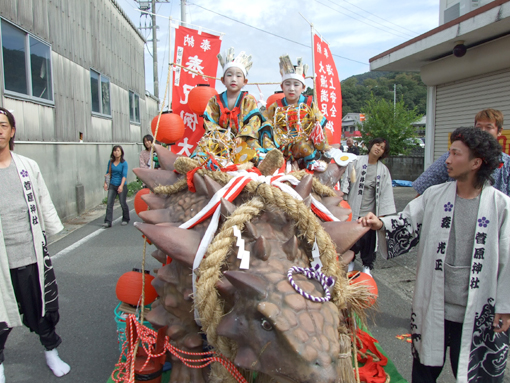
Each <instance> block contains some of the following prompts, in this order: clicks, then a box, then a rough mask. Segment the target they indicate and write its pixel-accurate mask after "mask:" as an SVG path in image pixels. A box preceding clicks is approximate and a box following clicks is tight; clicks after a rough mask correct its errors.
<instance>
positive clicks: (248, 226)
mask: <svg viewBox="0 0 510 383" xmlns="http://www.w3.org/2000/svg"><path fill="white" fill-rule="evenodd" d="M244 233H245V234H246V236H247V237H248V238H250V239H257V238H258V237H259V233H258V232H257V228H256V227H255V225H254V224H253V223H251V222H245V224H244Z"/></svg>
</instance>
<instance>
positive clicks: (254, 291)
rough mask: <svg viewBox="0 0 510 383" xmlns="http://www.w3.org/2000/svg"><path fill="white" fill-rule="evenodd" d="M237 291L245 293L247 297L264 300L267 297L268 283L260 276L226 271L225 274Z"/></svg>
mask: <svg viewBox="0 0 510 383" xmlns="http://www.w3.org/2000/svg"><path fill="white" fill-rule="evenodd" d="M223 275H225V277H226V278H227V279H228V280H229V282H230V283H232V284H233V285H234V287H235V288H236V289H237V290H240V291H243V293H244V294H246V295H247V296H252V297H254V298H257V299H264V298H265V297H266V296H267V291H266V286H267V282H266V281H265V280H264V279H262V278H261V277H259V276H258V275H255V274H252V273H247V272H244V271H225V272H224V273H223Z"/></svg>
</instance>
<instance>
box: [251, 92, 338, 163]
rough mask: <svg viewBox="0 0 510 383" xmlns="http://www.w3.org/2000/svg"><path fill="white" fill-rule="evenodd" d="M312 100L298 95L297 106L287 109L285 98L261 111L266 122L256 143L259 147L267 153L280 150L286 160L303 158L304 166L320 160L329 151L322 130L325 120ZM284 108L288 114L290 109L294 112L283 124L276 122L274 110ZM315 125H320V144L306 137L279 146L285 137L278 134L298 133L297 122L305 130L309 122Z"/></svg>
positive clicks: (289, 114) (309, 97)
mask: <svg viewBox="0 0 510 383" xmlns="http://www.w3.org/2000/svg"><path fill="white" fill-rule="evenodd" d="M312 100H313V98H312V97H311V96H304V95H301V96H300V97H299V100H298V102H297V104H298V106H289V104H288V102H287V99H286V98H285V97H284V98H282V99H281V100H278V101H276V102H274V103H273V104H272V105H270V106H269V107H268V108H267V109H266V111H265V112H264V117H265V119H266V122H265V124H264V125H263V126H262V127H261V128H260V132H259V137H260V138H259V140H260V144H261V145H262V147H263V148H264V149H266V150H267V149H274V148H277V149H280V150H282V151H283V153H284V155H285V156H286V157H288V158H290V159H295V160H298V159H303V160H304V162H305V163H307V162H310V161H313V160H315V159H318V158H320V154H321V152H324V151H327V150H329V149H330V147H329V145H328V139H327V137H326V135H325V134H324V128H325V126H326V123H327V122H328V121H327V120H326V118H325V117H324V116H323V115H322V113H321V112H320V111H319V109H317V106H316V105H315V103H313V101H312ZM284 108H286V109H287V111H291V110H292V111H293V113H292V114H291V113H288V115H287V116H286V118H285V120H284V121H277V120H275V114H277V109H284ZM308 111H311V112H308ZM298 114H299V118H298ZM316 122H319V124H320V127H321V128H322V132H321V133H322V136H323V137H322V140H321V142H318V143H316V144H314V142H313V141H312V139H311V138H307V139H306V140H302V141H299V142H294V143H293V144H291V145H287V147H285V148H283V147H282V143H283V142H284V137H283V134H282V133H280V132H285V134H286V133H287V132H288V133H289V134H296V133H297V132H298V131H299V130H300V127H299V126H298V125H299V123H301V125H302V127H305V126H308V125H309V124H310V123H313V124H315V123H316Z"/></svg>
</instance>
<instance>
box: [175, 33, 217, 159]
mask: <svg viewBox="0 0 510 383" xmlns="http://www.w3.org/2000/svg"><path fill="white" fill-rule="evenodd" d="M220 47H221V40H220V36H215V35H211V34H209V33H204V32H199V31H197V30H195V29H191V28H186V27H178V28H176V29H175V53H174V62H175V63H176V64H179V65H182V66H184V67H186V68H188V69H191V70H193V71H195V72H199V73H202V74H205V75H207V76H216V71H217V69H218V59H217V58H216V55H217V54H218V53H219V52H220ZM197 84H209V85H210V86H211V87H213V88H214V87H215V84H216V81H215V80H214V79H210V78H207V77H202V76H200V75H197V74H196V73H192V72H189V71H187V70H186V69H184V68H181V67H178V66H175V67H174V77H173V86H172V111H173V112H174V113H176V114H178V115H180V116H181V117H182V119H183V121H184V125H185V131H184V137H183V138H182V139H181V140H180V141H178V142H177V143H176V144H175V145H172V152H174V153H177V154H182V155H185V156H189V155H190V154H191V153H193V150H194V149H195V146H196V145H197V142H198V140H200V138H201V137H202V135H203V134H204V128H203V119H202V118H201V117H199V116H198V115H197V114H195V113H193V112H192V111H191V109H190V108H189V106H188V94H189V92H190V90H191V89H193V88H194V87H195V86H196V85H197Z"/></svg>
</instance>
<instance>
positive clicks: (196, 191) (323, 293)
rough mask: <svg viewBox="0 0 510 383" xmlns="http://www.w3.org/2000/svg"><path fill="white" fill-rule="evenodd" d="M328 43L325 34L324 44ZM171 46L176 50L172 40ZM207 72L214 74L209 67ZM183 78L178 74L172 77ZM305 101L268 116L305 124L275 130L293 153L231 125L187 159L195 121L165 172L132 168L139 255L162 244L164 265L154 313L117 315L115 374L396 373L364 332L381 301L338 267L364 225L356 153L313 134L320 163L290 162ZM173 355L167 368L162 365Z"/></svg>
mask: <svg viewBox="0 0 510 383" xmlns="http://www.w3.org/2000/svg"><path fill="white" fill-rule="evenodd" d="M196 32H197V31H194V30H192V29H189V28H183V27H180V28H179V33H181V34H184V35H185V34H187V38H188V39H189V36H190V34H193V33H194V34H193V36H194V38H195V39H196V40H195V45H198V44H197V43H198V39H203V38H204V36H206V37H207V34H206V33H204V32H201V33H200V34H197V33H196ZM314 38H318V37H317V36H316V35H314ZM177 39H178V36H176V41H177ZM183 41H186V40H185V37H183ZM188 41H189V40H188ZM317 41H318V40H317ZM185 45H186V44H185V43H183V44H182V45H180V46H179V47H182V46H185ZM176 46H177V42H176ZM323 49H324V50H323ZM325 49H329V48H327V44H326V43H325V42H323V41H321V52H324V51H325ZM177 54H181V57H182V52H180V53H179V52H178V50H177V49H176V55H177ZM316 60H317V56H316ZM331 61H332V60H331ZM172 65H176V64H172ZM320 65H321V66H322V65H323V64H322V61H321V62H320ZM182 69H185V68H184V67H182ZM330 69H331V68H329V69H328V70H330ZM169 72H171V71H169ZM188 72H189V73H190V74H195V75H199V74H200V76H201V77H202V78H201V79H200V81H204V80H205V79H206V77H207V76H206V75H205V74H204V72H205V69H204V72H201V73H197V72H196V71H193V70H191V69H190V70H189V71H188ZM210 73H211V75H210V76H209V77H210V78H209V80H210V79H211V78H213V77H212V75H213V74H215V73H216V67H214V68H213V69H212V70H211V71H210ZM185 75H186V71H185V70H182V71H181V72H180V76H181V77H180V80H182V79H183V76H185ZM193 77H194V76H193ZM333 79H334V76H333V77H331V83H329V78H326V79H325V81H324V84H322V85H323V86H324V87H328V86H329V85H331V87H332V88H334V87H335V85H337V86H338V93H340V92H339V91H340V89H339V81H338V79H337V78H335V81H333ZM168 83H170V80H168ZM176 83H177V82H176V81H174V91H175V88H176V86H175V84H176ZM187 83H188V82H187ZM181 84H182V82H181ZM317 88H318V89H320V87H319V86H317ZM195 89H197V88H195ZM203 90H204V92H208V93H207V97H206V96H202V95H201V94H199V93H198V92H200V90H197V91H195V92H196V93H197V94H192V93H191V92H190V93H189V96H190V98H191V99H192V100H194V101H193V103H194V106H193V108H194V110H195V113H194V114H195V118H197V121H199V123H200V122H201V119H199V116H200V114H199V113H200V110H204V109H205V108H204V100H205V99H207V98H210V95H211V94H214V88H210V87H203ZM165 97H166V95H165ZM177 97H179V95H177ZM174 99H176V97H175V95H174ZM163 104H164V101H163ZM195 104H196V105H195ZM331 105H332V106H333V108H334V107H335V103H333V104H331ZM340 105H341V103H340ZM304 107H306V106H304V105H298V106H297V107H287V108H280V109H279V110H278V111H277V113H276V114H275V119H284V120H285V119H286V120H289V116H291V117H292V118H291V119H294V120H295V122H296V124H297V125H296V126H299V129H297V130H296V129H294V130H293V132H292V133H291V132H290V131H289V132H286V131H281V132H279V134H280V139H281V140H282V142H283V143H284V145H283V146H284V147H285V148H287V150H283V151H282V150H278V149H274V150H269V151H267V152H266V153H264V155H262V156H260V158H254V154H253V153H252V152H250V151H249V149H247V148H246V145H244V146H243V145H242V143H240V142H239V141H238V140H236V139H235V137H233V136H230V135H229V134H230V132H227V133H224V132H223V133H222V132H215V133H214V134H210V135H203V131H202V134H201V135H200V136H199V137H198V138H196V137H195V141H194V147H197V146H198V148H199V150H198V151H196V152H197V153H201V154H200V155H196V156H193V158H190V156H189V155H190V154H191V151H189V152H187V153H186V152H184V150H183V149H186V148H187V146H186V145H189V143H190V142H193V139H194V138H193V134H194V132H195V131H194V130H193V129H189V130H193V132H192V133H191V134H190V135H188V136H186V137H184V139H182V140H181V141H180V142H181V143H184V145H181V148H183V149H181V150H180V152H179V146H178V145H172V146H171V150H168V149H167V148H164V147H162V146H159V145H154V148H153V150H155V152H156V153H157V157H158V160H159V164H160V166H161V168H160V169H158V170H155V169H134V172H135V174H136V175H137V176H138V177H139V178H140V179H141V180H142V181H143V182H144V184H146V185H147V187H148V189H149V190H145V191H143V193H140V196H137V198H138V199H137V206H139V208H137V213H138V215H139V217H140V218H141V219H142V221H143V222H142V223H140V222H137V223H135V226H136V228H137V229H138V230H140V231H141V232H142V234H143V238H144V253H143V257H144V258H143V259H144V260H145V256H146V255H145V253H146V246H147V245H148V244H153V245H154V246H155V247H156V250H155V251H153V252H152V256H153V257H154V258H155V259H157V260H158V261H159V262H160V263H161V267H160V268H159V269H158V270H157V274H156V277H155V278H154V279H153V280H152V287H153V288H154V290H155V292H156V294H157V295H158V298H157V299H156V300H155V301H154V302H153V303H152V304H151V307H150V311H147V312H146V310H142V309H141V310H139V314H138V315H133V314H131V315H129V316H127V317H126V318H125V327H126V328H125V334H124V335H125V338H123V343H122V344H121V356H120V359H119V363H118V364H117V365H116V368H115V370H114V372H113V373H112V376H111V381H114V382H142V381H143V382H155V383H156V382H168V381H169V382H172V383H177V382H179V383H188V382H189V383H202V382H204V383H205V382H257V383H259V382H260V383H265V382H280V383H287V382H296V383H298V382H303V383H304V382H327V383H333V382H356V381H357V382H360V381H365V382H381V383H382V382H388V381H391V374H390V373H388V372H386V371H385V368H386V365H388V364H391V362H390V361H388V360H387V358H386V357H385V356H384V353H383V352H382V350H381V349H380V348H379V347H378V346H377V341H376V340H375V339H373V338H372V337H371V336H370V334H369V333H368V332H367V328H366V314H365V311H366V309H368V308H369V307H371V306H372V305H373V304H374V303H375V300H376V297H377V287H376V286H375V282H374V281H373V279H372V278H371V277H370V276H368V275H362V276H360V273H354V274H350V275H347V273H346V265H347V264H348V263H349V262H350V261H351V260H352V259H353V256H354V254H353V252H352V251H350V250H349V249H350V248H351V247H352V245H353V244H354V243H355V242H356V241H357V240H358V239H359V238H360V237H361V236H362V235H363V234H364V233H365V232H366V231H367V230H368V228H363V227H362V226H361V225H359V224H357V223H356V222H351V221H350V214H351V211H350V208H349V207H348V205H346V204H345V201H343V198H342V195H343V193H342V192H341V191H340V190H338V187H337V184H338V182H339V181H340V178H341V176H342V174H343V173H344V171H345V168H346V166H348V164H349V163H350V162H352V161H353V160H354V159H355V158H356V156H354V155H351V154H348V153H342V152H341V151H340V150H339V149H335V148H334V146H335V145H334V142H339V137H340V136H339V135H338V132H336V135H334V134H333V132H331V131H330V132H329V137H331V139H333V142H331V139H330V144H333V148H330V147H329V145H328V146H327V147H326V145H323V144H322V143H323V142H322V141H324V140H325V139H324V136H322V141H321V138H320V137H319V140H318V141H317V139H316V138H315V139H314V140H313V142H314V145H316V147H320V148H322V149H321V150H328V153H327V154H328V155H324V156H323V160H324V161H325V167H324V168H321V170H320V171H310V170H309V169H306V168H304V169H303V168H302V166H301V167H300V166H299V164H298V162H297V161H293V158H292V153H293V152H292V148H293V145H297V146H299V145H300V143H302V142H305V141H307V142H309V141H310V140H311V138H310V137H311V135H313V134H312V133H313V132H314V129H316V127H317V125H316V121H314V119H313V118H307V119H302V118H301V116H302V110H303V108H304ZM326 107H327V106H326ZM330 111H331V110H330ZM186 113H188V111H186V110H182V109H181V111H178V110H174V113H171V114H170V115H169V116H168V117H169V118H171V119H172V121H173V122H172V123H171V124H169V125H168V127H167V128H164V127H163V128H162V125H161V121H163V120H165V118H162V117H163V115H164V114H163V113H160V115H159V116H156V117H155V118H154V121H153V133H154V136H155V138H156V140H159V141H162V140H161V137H170V138H168V142H166V143H168V144H175V143H176V142H177V141H179V138H178V136H179V134H178V132H176V131H175V130H177V129H178V130H182V129H181V127H182V124H183V122H182V120H181V121H178V119H179V118H182V116H186ZM191 113H193V112H191ZM339 114H340V116H341V112H340V113H339ZM180 116H181V117H180ZM312 117H313V116H312ZM190 121H191V122H193V121H194V120H189V119H188V123H189V122H190ZM189 127H190V126H189V124H188V126H187V128H189ZM331 127H332V126H331V125H330V126H329V128H328V127H326V128H327V129H329V130H331ZM160 129H161V130H160ZM166 129H170V130H171V131H164V130H166ZM186 130H188V129H186ZM339 130H341V129H339ZM163 140H165V139H163ZM151 157H152V156H151ZM135 202H136V201H135ZM142 202H144V203H145V204H146V205H142ZM144 267H145V264H144V262H142V270H141V271H140V272H139V273H138V274H136V272H135V271H133V272H132V273H135V274H132V273H131V274H130V278H134V277H136V280H137V281H138V280H139V279H140V281H139V282H137V283H139V285H140V287H141V286H146V279H145V278H146V274H145V270H144ZM361 274H363V273H361ZM137 294H138V295H136V294H135V297H134V298H131V299H132V300H131V301H132V302H135V301H137V298H138V297H139V300H138V302H139V304H138V306H139V307H140V308H143V307H144V306H145V305H146V304H147V302H148V300H152V299H153V298H154V296H153V295H151V294H148V293H147V292H146V289H141V291H140V292H138V293H137ZM148 295H150V296H148ZM146 322H148V323H150V326H145V325H144V324H145V323H146ZM124 339H125V340H124ZM167 361H170V362H171V364H172V369H171V371H169V372H166V373H165V374H163V366H164V365H165V362H167ZM396 375H397V376H398V373H396ZM395 381H397V380H395Z"/></svg>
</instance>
